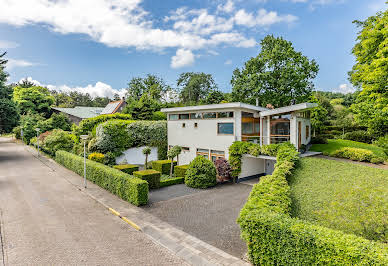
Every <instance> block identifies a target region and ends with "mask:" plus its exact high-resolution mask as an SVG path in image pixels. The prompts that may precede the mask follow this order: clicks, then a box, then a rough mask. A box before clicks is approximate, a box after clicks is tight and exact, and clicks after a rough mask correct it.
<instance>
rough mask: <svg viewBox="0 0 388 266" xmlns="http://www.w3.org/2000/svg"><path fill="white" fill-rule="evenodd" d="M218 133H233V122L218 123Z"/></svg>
mask: <svg viewBox="0 0 388 266" xmlns="http://www.w3.org/2000/svg"><path fill="white" fill-rule="evenodd" d="M218 134H226V135H233V134H234V124H233V123H218Z"/></svg>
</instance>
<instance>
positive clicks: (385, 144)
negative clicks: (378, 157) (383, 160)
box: [373, 135, 388, 156]
mask: <svg viewBox="0 0 388 266" xmlns="http://www.w3.org/2000/svg"><path fill="white" fill-rule="evenodd" d="M373 144H374V145H376V146H379V147H381V148H383V150H384V153H385V155H387V156H388V135H385V136H384V137H380V138H378V139H377V140H376V141H374V142H373Z"/></svg>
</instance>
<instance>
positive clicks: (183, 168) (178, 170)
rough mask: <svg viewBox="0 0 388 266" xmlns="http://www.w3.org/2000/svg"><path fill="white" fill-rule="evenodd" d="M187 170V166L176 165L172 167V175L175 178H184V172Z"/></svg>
mask: <svg viewBox="0 0 388 266" xmlns="http://www.w3.org/2000/svg"><path fill="white" fill-rule="evenodd" d="M188 168H189V165H188V164H184V165H176V166H175V167H174V173H175V176H176V177H185V174H186V171H187V169H188Z"/></svg>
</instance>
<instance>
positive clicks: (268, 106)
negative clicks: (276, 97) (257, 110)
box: [265, 103, 275, 109]
mask: <svg viewBox="0 0 388 266" xmlns="http://www.w3.org/2000/svg"><path fill="white" fill-rule="evenodd" d="M265 108H268V109H274V108H275V107H273V105H272V104H270V103H269V104H267V105H266V106H265Z"/></svg>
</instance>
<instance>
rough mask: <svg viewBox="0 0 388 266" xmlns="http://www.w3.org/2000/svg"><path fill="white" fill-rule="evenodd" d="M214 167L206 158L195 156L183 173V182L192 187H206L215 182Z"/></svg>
mask: <svg viewBox="0 0 388 266" xmlns="http://www.w3.org/2000/svg"><path fill="white" fill-rule="evenodd" d="M216 175H217V171H216V167H215V166H214V164H213V163H212V162H211V161H209V160H208V159H206V158H204V157H202V156H197V157H196V158H195V159H194V160H193V161H192V162H191V163H190V165H189V168H188V169H187V171H186V174H185V184H186V185H187V186H189V187H193V188H208V187H212V186H215V185H216V184H217V180H216Z"/></svg>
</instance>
